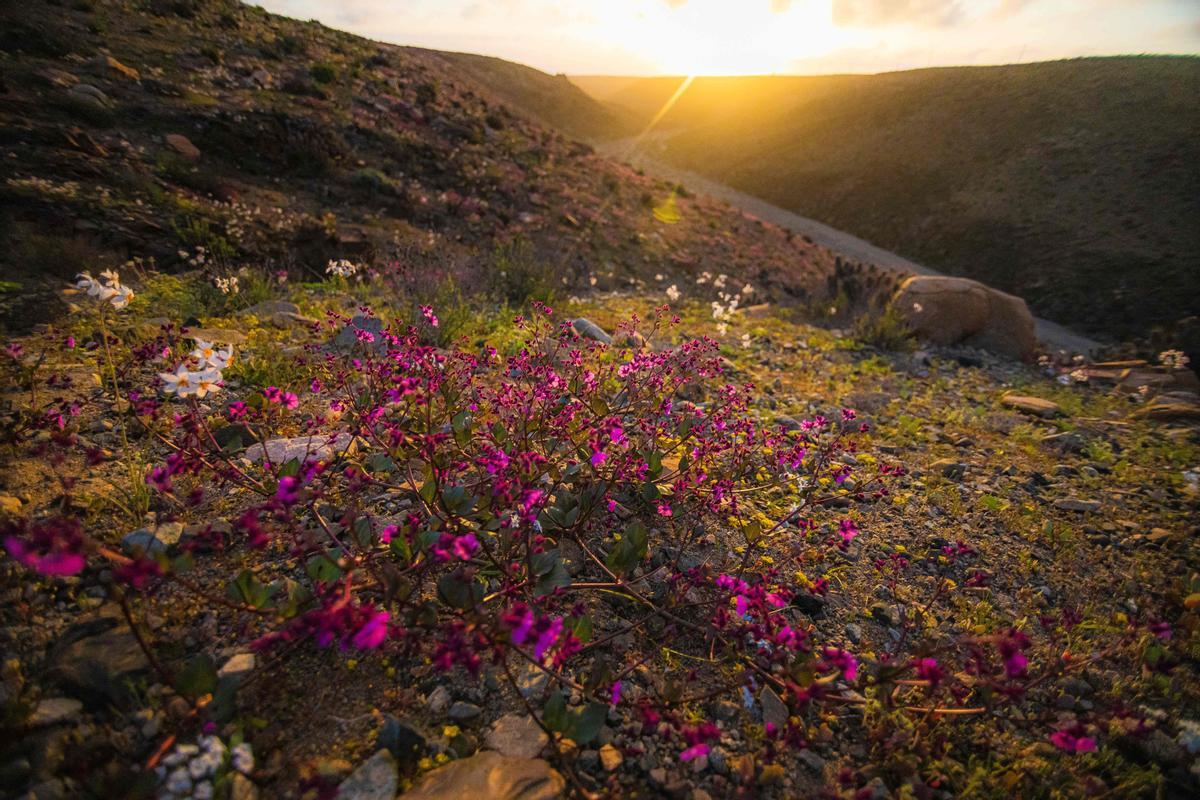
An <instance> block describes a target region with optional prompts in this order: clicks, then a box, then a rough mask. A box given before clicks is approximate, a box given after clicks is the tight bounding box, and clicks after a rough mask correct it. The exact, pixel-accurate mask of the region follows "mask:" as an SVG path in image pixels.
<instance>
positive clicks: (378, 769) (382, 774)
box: [337, 750, 400, 800]
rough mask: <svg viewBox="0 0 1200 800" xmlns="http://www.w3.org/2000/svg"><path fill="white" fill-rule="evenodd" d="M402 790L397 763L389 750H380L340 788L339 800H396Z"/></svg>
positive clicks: (343, 782)
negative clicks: (397, 792) (398, 792)
mask: <svg viewBox="0 0 1200 800" xmlns="http://www.w3.org/2000/svg"><path fill="white" fill-rule="evenodd" d="M399 788H400V775H399V774H398V773H397V772H396V761H395V759H394V758H392V754H391V753H390V752H388V751H387V750H379V751H377V752H376V753H375V755H373V756H371V757H370V758H368V759H367V760H366V761H364V762H363V763H362V764H361V765H360V766H359V768H358V769H356V770H354V772H353V773H351V775H350V777H348V778H346V780H344V781H342V783H341V785H340V786H338V793H337V796H338V800H395V797H396V791H397V790H398V789H399Z"/></svg>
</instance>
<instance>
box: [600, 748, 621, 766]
mask: <svg viewBox="0 0 1200 800" xmlns="http://www.w3.org/2000/svg"><path fill="white" fill-rule="evenodd" d="M624 760H625V758H624V757H623V756H622V755H621V751H620V750H618V749H617V748H615V747H613V746H612V745H611V744H606V745H604V746H603V747H601V748H600V763H601V764H602V765H603V766H604V770H605V772H612V771H613V770H615V769H617V768H618V767H620V766H621V762H622V761H624Z"/></svg>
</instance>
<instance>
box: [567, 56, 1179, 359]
mask: <svg viewBox="0 0 1200 800" xmlns="http://www.w3.org/2000/svg"><path fill="white" fill-rule="evenodd" d="M577 82H578V83H579V85H580V86H581V87H583V88H584V89H585V90H587V91H589V92H591V93H593V94H594V96H596V97H598V98H601V99H603V100H605V101H606V102H609V103H610V104H612V105H614V106H618V107H622V108H625V109H627V110H629V111H631V112H633V113H635V114H636V115H638V116H639V117H640V118H641V119H643V120H648V119H649V118H650V117H651V116H652V115H653V114H654V113H656V112H657V111H658V110H659V109H660V108H662V106H663V104H664V103H665V102H666V101H667V99H668V98H669V97H670V96H671V94H672V93H673V92H674V91H675V89H676V88H678V86H679V83H680V79H678V78H652V79H640V80H636V81H630V80H629V79H627V78H581V79H578V81H577ZM1197 96H1200V60H1198V59H1195V58H1186V57H1145V58H1133V57H1131V58H1104V59H1079V60H1072V61H1061V62H1051V63H1042V64H1028V65H1018V66H1004V67H981V68H946V69H929V70H918V71H912V72H899V73H887V74H881V75H838V76H828V77H763V78H700V79H697V80H696V81H695V82H694V83H693V84H692V85H691V86H690V87H689V88H688V89H687V91H686V92H685V93H684V94H683V95H682V97H680V98H679V100H678V101H677V102H676V103H675V105H674V106H673V107H672V108H671V110H670V111H669V112H668V113H667V114H666V115H665V116H664V118H663V119H662V120H661V122H660V123H659V124H658V126H657V128H656V131H657V132H658V133H659V134H660V136H659V137H656V138H655V143H656V144H657V145H659V146H661V150H660V151H657V152H656V154H657V155H659V156H660V157H662V158H665V159H666V160H668V161H670V162H672V163H675V164H677V165H679V166H682V167H686V168H689V169H693V170H695V171H697V172H701V173H703V174H705V175H707V176H709V177H713V178H716V179H718V180H721V181H724V182H726V183H729V184H731V185H733V186H734V187H736V188H739V189H741V190H743V191H747V192H750V193H752V194H755V195H758V196H759V197H762V198H764V199H766V200H769V201H771V202H773V203H775V204H777V205H781V206H784V207H785V208H789V209H791V210H794V211H797V212H798V213H802V214H804V215H806V216H810V217H813V218H815V219H818V220H820V221H822V222H825V223H827V224H830V225H833V226H834V227H837V228H841V229H843V230H846V231H849V232H851V233H854V234H856V235H859V236H862V237H864V238H866V239H868V240H870V241H871V242H873V243H875V244H877V245H879V246H882V247H885V248H888V249H891V250H895V251H897V252H899V253H901V254H903V255H905V256H908V257H910V258H913V259H915V260H917V261H920V262H923V263H926V264H928V265H929V266H932V267H935V268H938V269H942V270H944V271H947V272H950V273H953V274H959V275H966V276H970V277H974V278H978V279H980V280H983V281H985V282H988V283H991V284H993V285H996V286H999V287H1001V288H1004V289H1007V290H1010V291H1013V292H1016V293H1018V294H1020V295H1022V296H1024V297H1026V298H1027V299H1028V300H1029V301H1030V303H1031V304H1032V305H1033V307H1034V309H1035V311H1038V312H1040V313H1042V314H1043V315H1045V316H1047V317H1050V318H1051V319H1055V320H1058V321H1060V322H1064V323H1068V324H1075V325H1078V326H1080V327H1083V328H1086V329H1087V330H1089V331H1091V332H1094V333H1097V334H1108V335H1111V336H1114V337H1128V336H1142V335H1146V334H1147V333H1149V332H1150V331H1152V330H1154V329H1155V328H1168V329H1174V330H1175V332H1176V333H1180V334H1182V333H1183V331H1181V330H1180V329H1179V328H1178V327H1177V326H1179V325H1181V324H1182V323H1181V320H1183V319H1184V318H1186V317H1188V316H1189V315H1192V314H1194V312H1195V310H1196V309H1197V308H1200V226H1197V225H1196V224H1195V222H1196V220H1197V219H1200V139H1197V137H1196V131H1197V130H1200V106H1198V105H1197V103H1196V97H1197ZM1188 324H1189V325H1190V326H1191V327H1190V330H1191V331H1192V333H1191V334H1189V335H1192V336H1194V335H1195V334H1194V332H1195V330H1196V326H1195V322H1194V321H1192V322H1190V323H1188ZM1191 347H1192V348H1193V349H1194V348H1195V342H1194V341H1193V342H1192V343H1191Z"/></svg>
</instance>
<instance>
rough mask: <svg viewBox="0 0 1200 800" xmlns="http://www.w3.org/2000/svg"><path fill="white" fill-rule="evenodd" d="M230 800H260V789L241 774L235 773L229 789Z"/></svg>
mask: <svg viewBox="0 0 1200 800" xmlns="http://www.w3.org/2000/svg"><path fill="white" fill-rule="evenodd" d="M229 800H258V787H257V786H255V785H254V783H253V782H252V781H251V780H250V779H249V778H247V777H246V776H245V775H242V774H241V773H236V772H235V773H234V775H233V782H232V784H231V785H230V787H229Z"/></svg>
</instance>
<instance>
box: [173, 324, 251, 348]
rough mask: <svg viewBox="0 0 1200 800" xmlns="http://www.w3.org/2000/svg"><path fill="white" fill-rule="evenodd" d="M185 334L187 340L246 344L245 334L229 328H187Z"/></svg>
mask: <svg viewBox="0 0 1200 800" xmlns="http://www.w3.org/2000/svg"><path fill="white" fill-rule="evenodd" d="M185 333H186V334H187V337H188V338H189V339H203V340H204V341H206V342H212V343H213V344H245V342H246V334H244V333H242V332H241V331H235V330H232V329H230V328H203V327H199V326H195V327H193V326H189V327H188V328H187V329H186V330H185Z"/></svg>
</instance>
